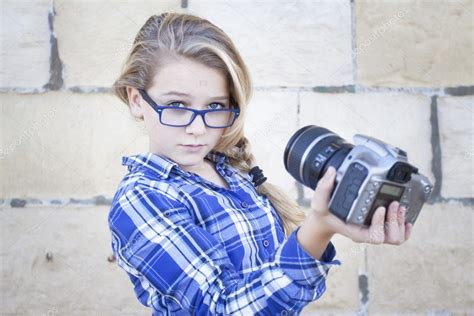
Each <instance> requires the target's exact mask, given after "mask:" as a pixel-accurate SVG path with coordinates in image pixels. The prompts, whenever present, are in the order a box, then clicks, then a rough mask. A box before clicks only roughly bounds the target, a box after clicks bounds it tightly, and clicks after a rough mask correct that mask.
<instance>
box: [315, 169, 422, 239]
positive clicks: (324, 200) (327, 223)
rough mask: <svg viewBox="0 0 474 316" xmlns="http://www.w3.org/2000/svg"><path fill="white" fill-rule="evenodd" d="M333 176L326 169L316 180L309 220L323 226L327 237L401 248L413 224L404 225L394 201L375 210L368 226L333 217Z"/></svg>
mask: <svg viewBox="0 0 474 316" xmlns="http://www.w3.org/2000/svg"><path fill="white" fill-rule="evenodd" d="M335 176H336V170H335V169H334V167H329V168H328V170H327V171H326V173H325V174H324V176H323V177H322V178H321V179H320V180H319V182H318V185H317V187H316V190H315V191H314V194H313V197H312V199H311V210H312V212H313V213H312V214H310V216H309V218H308V220H309V221H314V222H318V225H320V226H324V227H326V228H325V229H326V230H327V233H328V234H334V233H338V234H341V235H343V236H345V237H347V238H350V239H351V240H353V241H354V242H363V243H370V244H381V243H386V244H392V245H400V244H402V243H403V242H405V241H406V240H408V238H410V235H411V230H412V227H413V224H412V223H406V209H405V208H404V207H403V206H400V203H399V202H397V201H393V202H391V203H390V204H389V206H388V209H386V208H385V207H383V206H380V207H378V208H377V210H376V211H375V212H374V214H373V217H372V221H371V224H370V226H369V227H366V226H363V225H362V226H361V225H355V224H351V223H344V222H343V221H341V220H340V219H339V218H337V216H335V215H334V214H332V213H331V212H330V211H329V208H328V205H329V200H330V198H331V192H333V190H334V185H335V178H336V177H335Z"/></svg>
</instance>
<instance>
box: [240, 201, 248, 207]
mask: <svg viewBox="0 0 474 316" xmlns="http://www.w3.org/2000/svg"><path fill="white" fill-rule="evenodd" d="M240 206H242V207H243V208H246V207H247V206H249V205H248V204H247V202H242V203H240Z"/></svg>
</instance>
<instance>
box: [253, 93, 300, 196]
mask: <svg viewBox="0 0 474 316" xmlns="http://www.w3.org/2000/svg"><path fill="white" fill-rule="evenodd" d="M296 111H297V95H296V93H288V92H284V91H279V92H278V91H273V92H270V91H255V92H254V95H253V98H252V101H251V102H250V104H249V107H248V115H247V118H246V122H245V133H246V135H247V138H248V139H249V141H250V143H251V146H252V151H253V154H254V156H255V158H256V160H257V164H258V166H259V167H260V168H261V169H262V170H263V174H264V175H265V176H266V177H267V178H268V180H267V181H268V182H271V183H273V184H276V185H279V186H280V187H282V188H284V189H285V190H286V191H287V192H288V193H289V194H291V195H292V196H293V197H295V198H296V197H297V191H296V183H295V180H294V179H293V178H292V177H291V176H290V174H289V173H288V172H287V171H286V169H285V166H284V164H283V153H284V151H285V146H286V143H287V142H288V139H289V135H291V134H292V133H294V131H296V129H297V113H296Z"/></svg>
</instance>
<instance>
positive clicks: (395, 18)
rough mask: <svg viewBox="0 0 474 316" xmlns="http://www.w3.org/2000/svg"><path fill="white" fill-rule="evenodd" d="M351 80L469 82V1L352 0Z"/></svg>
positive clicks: (472, 26) (473, 41) (472, 7)
mask: <svg viewBox="0 0 474 316" xmlns="http://www.w3.org/2000/svg"><path fill="white" fill-rule="evenodd" d="M355 6H356V36H357V39H356V43H357V44H356V46H357V48H356V55H357V81H358V82H359V83H362V84H366V85H372V86H388V87H406V86H412V87H413V86H414V87H445V86H448V87H452V86H469V85H473V84H474V76H473V73H474V63H473V58H472V56H473V54H474V37H473V36H472V34H473V32H474V22H473V21H474V17H473V12H474V2H473V1H469V0H466V1H415V0H408V1H373V0H364V1H356V2H355Z"/></svg>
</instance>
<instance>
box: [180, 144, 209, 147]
mask: <svg viewBox="0 0 474 316" xmlns="http://www.w3.org/2000/svg"><path fill="white" fill-rule="evenodd" d="M182 146H186V147H201V146H204V144H196V145H194V144H189V145H184V144H183V145H182Z"/></svg>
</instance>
